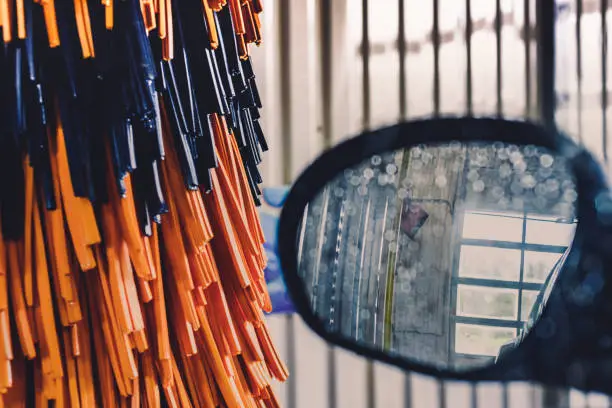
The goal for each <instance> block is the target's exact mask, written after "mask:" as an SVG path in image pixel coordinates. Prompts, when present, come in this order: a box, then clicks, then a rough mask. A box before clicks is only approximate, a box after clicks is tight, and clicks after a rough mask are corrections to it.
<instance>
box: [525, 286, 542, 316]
mask: <svg viewBox="0 0 612 408" xmlns="http://www.w3.org/2000/svg"><path fill="white" fill-rule="evenodd" d="M538 293H539V292H538V291H536V290H524V291H523V296H522V297H521V321H523V322H526V321H527V319H529V314H530V313H531V308H532V307H533V304H534V303H535V301H536V299H537V297H538Z"/></svg>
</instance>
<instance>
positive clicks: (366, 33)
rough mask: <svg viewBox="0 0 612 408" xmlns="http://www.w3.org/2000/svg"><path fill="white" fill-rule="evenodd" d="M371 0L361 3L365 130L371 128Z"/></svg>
mask: <svg viewBox="0 0 612 408" xmlns="http://www.w3.org/2000/svg"><path fill="white" fill-rule="evenodd" d="M369 3H370V2H369V0H362V1H361V13H362V14H361V63H362V69H363V81H362V91H363V95H362V96H363V101H362V103H363V121H362V126H363V129H364V130H367V129H369V128H370V121H371V117H370V116H371V109H370V30H369V26H368V25H369V22H368V20H369V18H368V15H369V10H368V8H369Z"/></svg>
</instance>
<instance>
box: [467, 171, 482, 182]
mask: <svg viewBox="0 0 612 408" xmlns="http://www.w3.org/2000/svg"><path fill="white" fill-rule="evenodd" d="M479 178H480V176H479V175H478V170H475V169H472V170H470V171H469V172H468V174H467V179H468V180H470V181H476V180H478V179H479Z"/></svg>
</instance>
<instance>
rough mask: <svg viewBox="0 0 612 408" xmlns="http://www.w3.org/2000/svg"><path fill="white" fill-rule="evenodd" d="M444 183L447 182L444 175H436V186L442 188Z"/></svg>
mask: <svg viewBox="0 0 612 408" xmlns="http://www.w3.org/2000/svg"><path fill="white" fill-rule="evenodd" d="M446 183H447V180H446V176H443V175H440V176H436V186H438V187H440V188H442V187H444V186H446Z"/></svg>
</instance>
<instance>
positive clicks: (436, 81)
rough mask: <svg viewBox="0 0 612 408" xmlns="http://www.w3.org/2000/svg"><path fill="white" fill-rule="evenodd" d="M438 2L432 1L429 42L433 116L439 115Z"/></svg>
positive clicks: (436, 0) (438, 0)
mask: <svg viewBox="0 0 612 408" xmlns="http://www.w3.org/2000/svg"><path fill="white" fill-rule="evenodd" d="M439 3H440V0H433V27H432V33H431V42H432V45H433V63H434V66H433V69H434V78H433V79H434V83H433V105H434V106H433V110H434V111H433V114H434V116H438V115H440V21H439V19H440V4H439Z"/></svg>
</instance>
